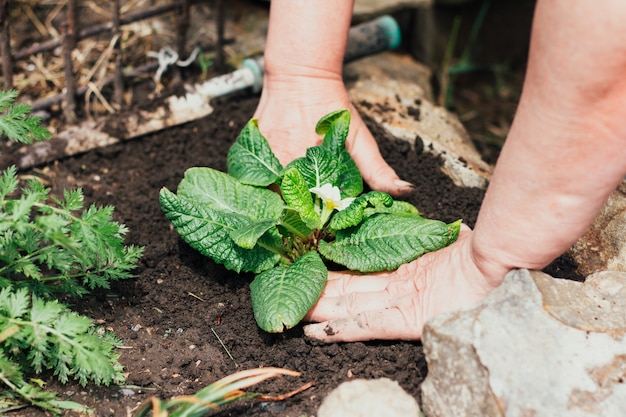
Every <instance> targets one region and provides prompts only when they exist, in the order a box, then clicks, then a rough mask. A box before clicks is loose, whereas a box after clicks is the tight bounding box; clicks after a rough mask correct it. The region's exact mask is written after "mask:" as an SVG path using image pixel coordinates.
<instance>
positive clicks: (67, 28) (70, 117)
mask: <svg viewBox="0 0 626 417" xmlns="http://www.w3.org/2000/svg"><path fill="white" fill-rule="evenodd" d="M75 25H76V0H69V1H68V3H67V19H66V20H65V23H64V24H63V28H64V33H63V63H64V66H65V97H64V106H63V115H64V116H65V120H66V121H67V122H68V123H70V124H74V123H76V97H75V95H76V92H75V87H74V69H73V65H72V51H73V50H74V47H75V46H76V38H75V37H74V35H75V34H76V26H75Z"/></svg>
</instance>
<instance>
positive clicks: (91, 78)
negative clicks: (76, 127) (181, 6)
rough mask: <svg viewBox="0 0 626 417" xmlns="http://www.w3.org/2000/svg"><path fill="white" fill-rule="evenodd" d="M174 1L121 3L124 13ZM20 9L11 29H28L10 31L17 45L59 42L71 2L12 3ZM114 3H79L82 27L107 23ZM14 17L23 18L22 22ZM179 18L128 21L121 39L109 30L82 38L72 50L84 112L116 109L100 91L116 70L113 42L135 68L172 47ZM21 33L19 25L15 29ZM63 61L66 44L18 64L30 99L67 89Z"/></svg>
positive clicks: (17, 78)
mask: <svg viewBox="0 0 626 417" xmlns="http://www.w3.org/2000/svg"><path fill="white" fill-rule="evenodd" d="M170 1H173V0H161V1H158V2H154V1H152V0H128V1H124V0H121V1H120V14H121V15H122V16H123V15H125V14H129V13H136V12H138V11H139V10H142V9H145V8H148V7H155V6H160V5H165V4H168V3H170ZM14 4H15V6H13V7H15V8H16V9H18V10H19V11H20V13H17V12H16V13H13V14H12V16H14V18H12V21H11V25H12V27H19V28H20V31H24V33H12V40H14V43H15V44H18V43H22V40H23V39H29V40H30V39H31V38H33V39H35V40H36V41H38V42H43V41H46V40H50V39H57V40H60V39H61V36H62V33H61V23H62V22H63V19H64V16H63V15H64V12H65V10H64V8H65V7H66V5H67V0H27V1H19V2H16V3H14ZM111 4H112V2H111V1H109V0H89V1H80V2H79V7H78V10H77V21H78V22H79V27H81V28H83V27H87V26H88V25H91V24H98V23H102V22H107V21H110V20H111V19H112V10H111ZM15 19H19V22H18V21H16V20H15ZM174 27H175V18H174V15H173V14H167V15H165V16H162V17H156V18H151V19H147V20H143V21H140V22H135V23H131V24H128V25H124V26H122V27H121V28H120V34H119V36H118V37H111V35H110V34H108V33H105V34H102V35H99V36H97V37H93V38H87V39H83V40H81V41H79V42H77V44H76V48H75V49H74V50H73V51H72V60H73V67H74V71H75V82H76V86H77V87H78V86H87V87H88V90H87V92H86V93H85V97H84V103H85V104H84V106H85V107H84V111H85V114H86V115H87V117H92V116H95V115H98V114H101V113H111V112H114V111H115V110H116V109H115V107H114V106H113V105H112V104H111V103H110V102H109V101H108V99H107V98H106V97H105V94H104V93H103V92H102V89H103V85H104V83H105V80H106V79H107V78H109V77H111V76H112V75H113V74H114V70H115V62H114V59H115V55H114V46H115V42H116V41H117V40H118V39H119V41H120V45H121V49H122V51H123V66H124V67H135V66H138V65H141V64H145V63H147V62H150V61H151V60H152V58H149V57H148V56H147V54H148V51H151V50H158V49H159V48H160V47H161V46H164V45H172V44H173V42H174V40H175V32H174ZM15 31H16V32H17V29H16V30H15ZM64 78H65V77H64V63H63V58H62V48H61V47H57V48H56V49H55V50H53V51H50V52H42V53H37V54H35V55H32V56H30V57H29V58H28V59H26V60H23V61H18V62H16V63H15V75H14V79H13V81H14V85H15V88H17V89H18V91H20V94H21V95H22V97H23V98H24V99H25V100H26V101H36V100H38V99H42V98H45V97H49V96H53V95H58V94H61V93H62V92H63V89H64V87H65V82H64Z"/></svg>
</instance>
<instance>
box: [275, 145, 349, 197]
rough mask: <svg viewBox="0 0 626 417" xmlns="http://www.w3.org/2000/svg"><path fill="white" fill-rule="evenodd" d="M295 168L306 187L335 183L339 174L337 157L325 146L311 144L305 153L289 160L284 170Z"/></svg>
mask: <svg viewBox="0 0 626 417" xmlns="http://www.w3.org/2000/svg"><path fill="white" fill-rule="evenodd" d="M292 168H295V169H297V170H298V171H299V172H300V174H302V177H303V178H304V180H305V181H306V183H307V188H309V189H310V188H313V187H319V186H321V185H323V184H332V185H335V182H336V180H337V178H338V175H339V169H338V162H337V159H336V158H335V157H334V156H333V155H332V154H331V153H330V152H329V151H328V150H327V149H325V148H323V147H321V146H313V147H311V148H308V149H307V150H306V155H305V156H304V157H302V158H297V159H294V160H293V161H291V163H289V165H287V167H286V168H285V170H289V169H292Z"/></svg>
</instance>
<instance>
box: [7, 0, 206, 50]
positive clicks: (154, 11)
mask: <svg viewBox="0 0 626 417" xmlns="http://www.w3.org/2000/svg"><path fill="white" fill-rule="evenodd" d="M189 1H190V2H191V3H197V2H199V1H201V0H189ZM180 7H181V4H180V3H179V2H174V3H170V4H167V5H165V6H160V7H153V8H151V9H147V10H144V11H141V12H138V13H134V14H131V15H128V16H125V17H120V25H126V24H128V23H133V22H137V21H139V20H144V19H148V18H151V17H154V16H159V15H162V14H165V13H168V12H170V11H172V10H176V9H177V8H180ZM112 28H113V23H112V22H106V23H102V24H98V25H93V26H89V27H87V28H84V29H81V30H80V31H79V32H78V33H76V34H75V39H76V40H77V41H79V40H81V39H85V38H89V37H91V36H95V35H99V34H101V33H103V32H107V31H110V30H111V29H112ZM61 43H62V41H61V40H60V39H51V40H49V41H46V42H42V43H39V44H35V45H33V46H30V47H28V48H24V49H20V50H19V51H17V52H16V53H15V54H13V59H15V60H16V61H17V60H20V59H24V58H27V57H29V56H30V55H33V54H36V53H37V52H45V51H51V50H53V49H54V48H56V47H58V46H60V45H61Z"/></svg>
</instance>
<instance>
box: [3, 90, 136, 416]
mask: <svg viewBox="0 0 626 417" xmlns="http://www.w3.org/2000/svg"><path fill="white" fill-rule="evenodd" d="M16 97H17V92H16V91H9V92H4V91H0V113H1V114H0V134H1V135H3V136H5V137H6V138H8V139H9V140H12V141H17V142H21V143H25V144H29V143H32V142H33V141H39V140H45V139H47V138H48V137H49V136H50V134H49V132H48V131H47V130H46V129H45V128H43V127H42V126H41V124H40V120H39V119H38V118H37V117H32V116H30V115H29V111H30V107H29V106H27V105H25V104H14V101H15V98H16ZM112 214H113V207H110V206H108V207H97V206H95V205H92V206H90V207H89V208H85V207H84V201H83V194H82V191H81V190H80V189H77V190H71V191H68V190H65V191H64V193H63V198H57V197H54V196H51V195H50V190H49V189H47V188H46V187H44V185H42V183H41V182H39V181H38V180H37V179H30V180H28V181H26V183H25V184H22V183H21V181H20V180H19V178H18V175H17V169H16V168H15V167H14V166H10V167H8V168H6V169H5V170H4V171H2V173H1V174H0V288H1V290H0V385H4V387H5V388H6V389H5V390H4V391H2V392H1V393H0V413H1V412H2V411H8V410H10V409H12V408H14V407H20V406H23V405H22V402H23V401H24V400H25V401H26V402H27V403H29V404H32V405H35V406H38V407H41V408H43V409H46V410H48V411H51V412H53V413H58V412H59V411H60V410H62V409H68V408H70V409H83V408H84V407H82V406H81V405H80V404H76V403H74V402H71V401H62V400H60V399H59V398H57V396H56V395H55V394H53V393H51V392H47V391H45V390H43V389H42V387H41V385H40V384H37V383H36V381H37V380H36V379H32V378H30V379H28V378H26V376H27V375H30V376H32V375H34V374H38V373H41V372H43V371H51V372H52V373H53V374H54V375H55V376H56V377H57V378H58V379H59V381H61V382H63V383H65V382H67V381H68V380H69V379H76V380H77V381H78V382H79V383H80V384H81V385H85V384H87V383H88V382H93V383H96V384H105V385H108V384H111V383H121V382H123V380H124V378H123V375H122V367H121V365H120V364H119V362H118V354H117V352H116V346H119V345H120V341H119V340H118V339H117V338H116V337H115V336H114V335H113V334H111V333H109V332H106V331H103V329H99V328H97V327H96V326H95V325H94V324H93V322H92V320H91V319H90V318H88V317H84V316H81V315H79V314H77V313H75V312H72V311H70V310H69V309H68V307H67V306H65V305H63V304H62V303H60V302H59V301H58V300H57V299H56V297H57V296H59V295H72V296H80V295H84V294H86V293H87V292H89V291H90V290H92V289H94V288H108V287H109V285H110V282H111V281H113V280H118V279H124V278H129V277H131V276H132V275H131V270H132V269H133V268H134V267H135V266H136V263H137V261H138V260H139V259H140V257H141V254H142V251H143V249H142V248H140V247H136V246H126V245H124V235H125V234H126V232H127V229H126V227H125V226H124V225H122V224H119V223H117V222H114V221H113V220H112Z"/></svg>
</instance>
